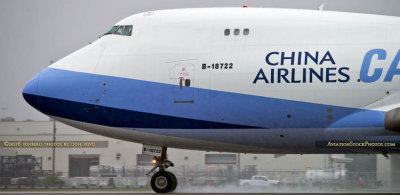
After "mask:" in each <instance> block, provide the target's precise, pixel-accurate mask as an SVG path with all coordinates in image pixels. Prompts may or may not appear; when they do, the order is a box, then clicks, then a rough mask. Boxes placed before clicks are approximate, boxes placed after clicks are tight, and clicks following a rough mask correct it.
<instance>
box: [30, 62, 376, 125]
mask: <svg viewBox="0 0 400 195" xmlns="http://www.w3.org/2000/svg"><path fill="white" fill-rule="evenodd" d="M194 82H195V81H194ZM103 83H106V85H105V86H104V85H103ZM28 85H29V84H28ZM104 90H106V91H104ZM28 92H29V93H28ZM29 94H31V95H38V96H36V97H37V98H39V99H40V100H39V103H40V106H39V107H38V109H39V110H41V111H42V112H44V113H55V114H57V115H56V116H59V115H60V116H68V117H74V118H70V119H73V120H79V121H83V120H82V119H84V118H85V117H88V116H91V117H92V118H91V119H90V121H92V122H93V123H97V122H100V124H102V121H103V120H106V118H107V117H111V118H112V119H113V120H115V121H116V122H112V121H109V122H108V123H107V124H112V125H113V126H114V125H115V126H120V127H121V126H124V127H131V128H135V127H143V128H167V127H166V126H165V127H164V126H163V125H167V126H168V127H170V128H190V126H191V125H192V124H191V122H193V121H202V122H201V123H196V125H194V126H193V128H242V127H250V128H254V127H256V128H326V127H330V126H331V125H333V124H334V125H335V127H338V128H346V127H383V126H384V112H380V111H373V110H365V109H355V108H347V107H340V106H331V105H324V104H315V103H307V102H300V101H292V100H284V99H278V98H269V97H260V96H253V95H246V94H239V93H230V92H222V91H215V90H207V89H200V88H193V98H194V103H174V95H173V85H170V84H163V83H156V82H150V81H141V80H135V79H126V78H119V77H112V76H104V75H93V74H87V73H80V72H73V71H66V70H60V69H52V68H47V69H45V70H44V71H42V72H41V74H40V82H39V85H38V93H37V94H35V93H34V91H33V92H32V91H30V90H28V89H27V90H26V93H25V95H29ZM32 97H33V98H34V97H35V96H32ZM46 98H49V99H46ZM53 100H57V101H53ZM29 101H31V102H32V101H34V100H31V99H30V100H29ZM29 101H28V102H29ZM63 101H68V102H73V103H78V104H79V103H81V104H82V105H79V106H73V107H69V106H70V105H69V103H68V104H65V105H64V104H63ZM59 105H63V106H59ZM96 107H97V108H96ZM328 108H329V109H332V113H328V112H327V109H328ZM74 109H78V110H79V113H77V112H78V111H77V110H74ZM96 109H97V110H101V112H104V114H98V111H96ZM114 109H115V110H124V111H127V112H135V113H141V114H140V115H139V114H132V115H130V114H129V116H126V117H125V116H124V114H126V113H125V112H118V113H114V112H115V110H114ZM53 110H56V111H53ZM84 111H85V112H84ZM64 112H65V113H64ZM93 113H97V114H93ZM355 113H362V115H357V114H356V115H355ZM146 114H149V115H146ZM288 114H290V115H291V117H290V118H287V115H288ZM74 115H76V116H74ZM328 115H331V116H332V118H333V119H332V120H331V119H329V118H328ZM155 116H157V117H155ZM68 117H66V118H68ZM119 117H122V118H124V120H125V121H119V119H118V118H119ZM162 117H172V118H173V120H172V122H168V120H169V119H165V120H164V119H162V120H161V119H160V118H162ZM135 118H138V119H140V120H136V119H135ZM147 118H149V119H147ZM152 118H154V120H153V119H152ZM177 119H185V120H186V119H187V121H190V122H180V121H179V120H177ZM341 119H346V120H341ZM129 120H134V121H136V122H134V123H129ZM142 120H148V122H145V123H143V124H140V121H142ZM191 120H193V121H191ZM160 121H161V122H160ZM120 122H121V123H120ZM208 122H209V123H210V124H208ZM152 123H159V124H154V125H151V124H152ZM172 123H176V124H174V125H172ZM180 123H182V125H180ZM230 125H231V126H230Z"/></svg>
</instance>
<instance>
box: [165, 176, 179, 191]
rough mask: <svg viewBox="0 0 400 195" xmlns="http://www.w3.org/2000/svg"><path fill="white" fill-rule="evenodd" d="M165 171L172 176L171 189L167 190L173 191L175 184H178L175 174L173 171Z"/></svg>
mask: <svg viewBox="0 0 400 195" xmlns="http://www.w3.org/2000/svg"><path fill="white" fill-rule="evenodd" d="M166 172H167V173H168V174H170V175H171V177H172V188H171V190H170V191H169V192H173V191H175V189H176V186H177V185H178V180H177V179H176V176H175V175H174V174H173V173H171V172H169V171H166Z"/></svg>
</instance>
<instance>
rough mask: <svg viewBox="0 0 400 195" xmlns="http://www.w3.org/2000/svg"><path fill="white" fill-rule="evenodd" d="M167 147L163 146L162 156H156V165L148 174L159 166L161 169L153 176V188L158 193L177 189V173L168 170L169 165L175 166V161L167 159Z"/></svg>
mask: <svg viewBox="0 0 400 195" xmlns="http://www.w3.org/2000/svg"><path fill="white" fill-rule="evenodd" d="M166 156H167V148H166V147H162V153H161V157H154V160H155V161H156V163H155V164H156V165H155V166H154V167H153V169H151V170H150V171H149V172H148V173H147V174H146V175H149V174H150V173H153V172H154V171H155V170H156V169H157V168H158V169H159V170H158V171H157V172H156V173H154V174H153V176H152V177H151V182H150V183H151V188H152V189H153V190H154V191H155V192H157V193H168V192H173V191H174V190H175V189H176V186H177V184H178V181H177V179H176V177H175V175H174V174H173V173H171V172H169V171H166V170H165V169H167V168H168V167H170V166H171V167H173V166H174V163H172V162H171V161H169V160H167V159H166Z"/></svg>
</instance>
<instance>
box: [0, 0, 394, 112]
mask: <svg viewBox="0 0 400 195" xmlns="http://www.w3.org/2000/svg"><path fill="white" fill-rule="evenodd" d="M324 2H325V3H326V6H325V9H326V10H334V11H345V12H358V13H371V14H382V15H392V16H400V9H399V8H400V1H399V0H252V1H244V0H241V1H239V0H171V1H169V0H141V1H139V0H84V1H78V0H57V1H55V0H25V1H23V0H0V108H7V110H4V113H5V114H4V115H5V116H12V117H14V118H15V119H16V120H25V119H28V118H29V119H33V120H48V117H46V116H45V115H43V114H41V113H39V112H38V111H36V110H35V109H33V108H32V107H30V106H29V105H28V104H27V103H26V102H25V101H24V99H23V97H22V95H21V92H22V89H23V87H24V85H25V83H26V82H27V81H28V80H29V79H30V78H31V77H32V76H34V75H35V74H37V73H38V72H40V70H42V69H44V68H45V67H46V66H48V65H49V61H50V60H54V61H56V60H58V59H60V58H62V57H64V56H66V55H68V54H69V53H71V52H73V51H75V50H77V49H79V48H81V47H83V46H85V45H86V44H88V43H89V42H92V41H94V40H96V39H97V38H98V36H99V35H101V34H103V33H104V32H106V31H107V30H108V29H109V28H110V27H111V26H113V24H115V23H116V22H118V21H119V20H121V19H123V18H125V17H127V16H129V15H132V14H136V13H140V12H144V11H149V10H159V9H171V8H188V7H240V6H243V5H247V6H249V7H271V8H273V7H277V8H299V9H317V8H318V7H319V6H320V5H321V4H322V3H324ZM0 117H3V113H2V112H1V110H0Z"/></svg>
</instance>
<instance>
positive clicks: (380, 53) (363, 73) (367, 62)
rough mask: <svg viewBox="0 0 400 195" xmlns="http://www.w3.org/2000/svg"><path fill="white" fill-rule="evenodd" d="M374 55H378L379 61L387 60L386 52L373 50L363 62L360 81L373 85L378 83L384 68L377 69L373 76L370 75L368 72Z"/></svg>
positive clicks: (366, 55)
mask: <svg viewBox="0 0 400 195" xmlns="http://www.w3.org/2000/svg"><path fill="white" fill-rule="evenodd" d="M374 55H377V57H378V60H384V59H386V51H385V50H383V49H372V50H369V51H368V52H367V53H366V54H365V56H364V60H363V62H362V66H361V70H360V80H361V81H363V82H366V83H372V82H375V81H377V80H378V79H379V78H380V77H381V75H382V70H383V69H382V68H375V70H374V71H373V73H372V75H371V76H370V75H368V71H369V69H370V66H371V60H372V57H373V56H374Z"/></svg>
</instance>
